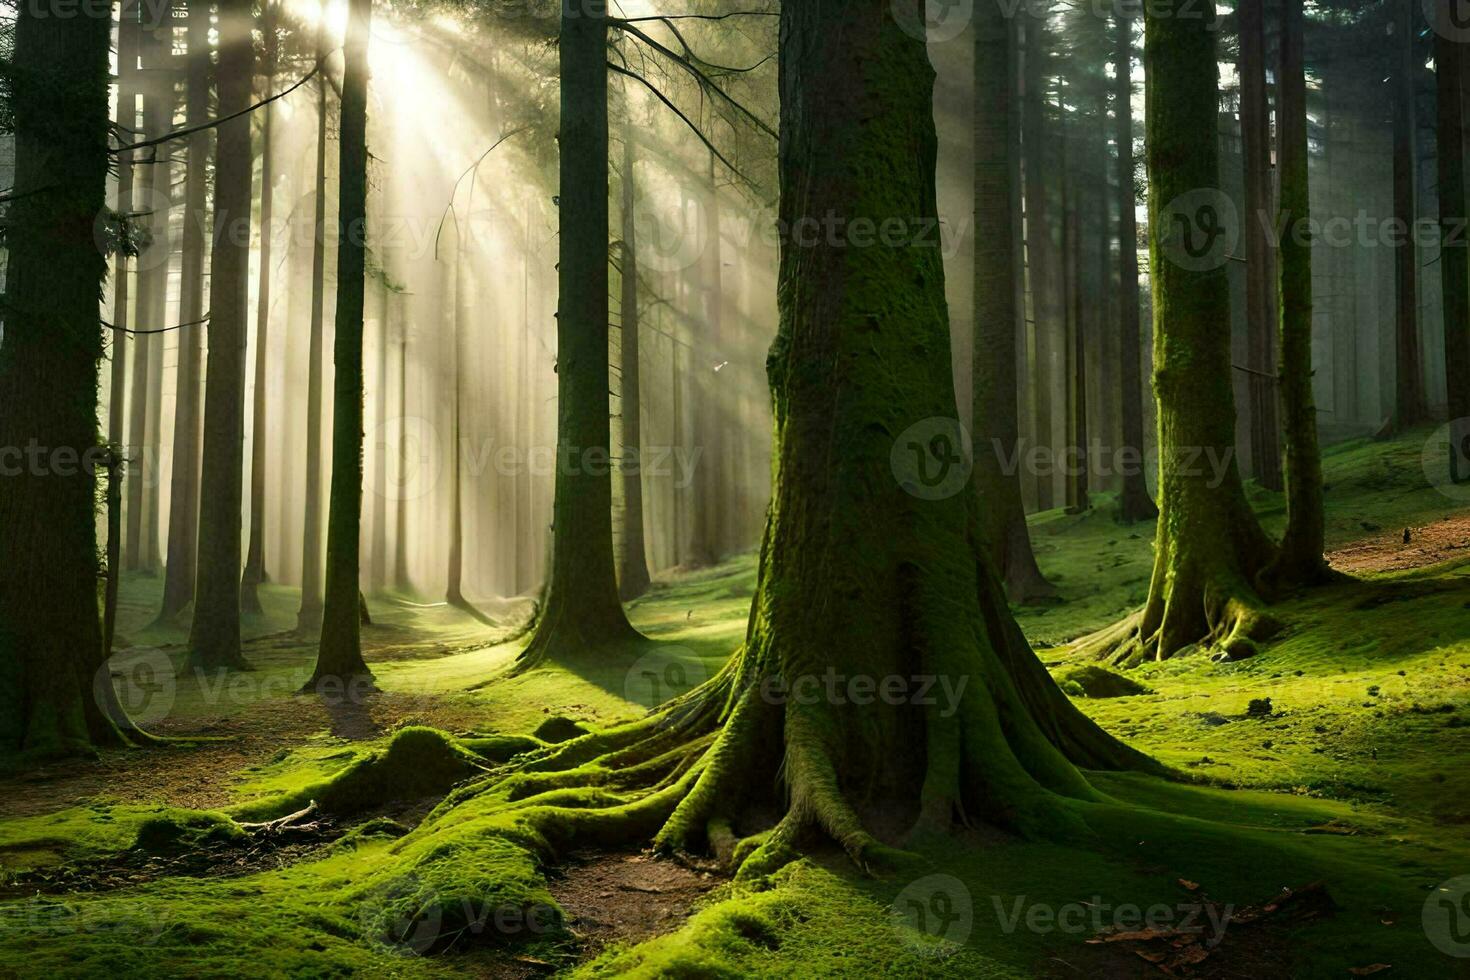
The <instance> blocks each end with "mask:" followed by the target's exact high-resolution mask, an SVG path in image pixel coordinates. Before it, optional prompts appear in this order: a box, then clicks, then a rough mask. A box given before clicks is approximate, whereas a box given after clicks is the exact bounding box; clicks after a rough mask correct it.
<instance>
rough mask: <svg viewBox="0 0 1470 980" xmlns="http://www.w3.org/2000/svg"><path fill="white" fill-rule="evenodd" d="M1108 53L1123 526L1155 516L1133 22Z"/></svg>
mask: <svg viewBox="0 0 1470 980" xmlns="http://www.w3.org/2000/svg"><path fill="white" fill-rule="evenodd" d="M1115 44H1116V47H1115V49H1114V52H1113V126H1114V131H1113V140H1114V142H1115V143H1116V144H1117V153H1118V157H1117V160H1118V259H1119V263H1120V265H1119V270H1118V360H1119V361H1120V362H1121V363H1120V365H1119V370H1118V385H1119V387H1121V388H1122V392H1121V396H1120V405H1119V409H1120V414H1121V415H1122V421H1123V446H1122V448H1123V449H1124V450H1127V451H1128V452H1129V453H1130V454H1131V455H1132V459H1131V460H1129V461H1128V462H1127V465H1125V467H1124V469H1123V488H1122V490H1121V491H1120V493H1119V496H1118V518H1119V520H1121V521H1122V522H1123V523H1125V524H1132V523H1134V522H1136V521H1151V520H1153V519H1154V518H1155V517H1158V516H1159V509H1158V508H1157V507H1155V506H1154V502H1153V498H1152V497H1150V496H1149V494H1148V480H1147V479H1146V478H1145V476H1144V470H1143V344H1142V340H1141V337H1140V328H1141V324H1140V322H1139V313H1138V244H1137V243H1138V217H1137V214H1136V208H1137V200H1136V198H1135V190H1134V175H1133V21H1131V20H1129V19H1127V18H1119V19H1118V24H1117V38H1116V41H1115Z"/></svg>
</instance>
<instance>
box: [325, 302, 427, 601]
mask: <svg viewBox="0 0 1470 980" xmlns="http://www.w3.org/2000/svg"><path fill="white" fill-rule="evenodd" d="M400 324H401V329H400V330H399V331H398V379H397V380H398V472H399V473H400V474H404V475H406V474H407V473H408V327H409V323H408V318H407V317H404V318H403V319H402V320H401V321H400ZM335 465H336V464H335V461H334V463H333V466H334V468H335ZM393 587H394V588H395V589H398V590H399V591H401V592H409V593H411V592H413V580H412V579H411V578H409V574H408V494H406V493H399V494H396V495H395V499H394V508H393Z"/></svg>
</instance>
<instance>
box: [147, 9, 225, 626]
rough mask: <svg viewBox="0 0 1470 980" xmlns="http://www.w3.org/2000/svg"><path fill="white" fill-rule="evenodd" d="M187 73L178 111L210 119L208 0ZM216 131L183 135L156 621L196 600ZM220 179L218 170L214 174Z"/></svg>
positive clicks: (193, 32)
mask: <svg viewBox="0 0 1470 980" xmlns="http://www.w3.org/2000/svg"><path fill="white" fill-rule="evenodd" d="M188 8H189V9H188V44H189V55H188V79H187V83H186V95H185V106H186V108H185V113H184V117H185V120H186V121H187V123H188V125H189V126H199V125H202V124H204V123H205V122H206V121H208V119H209V82H210V75H211V69H210V61H209V58H210V44H209V4H208V3H206V2H204V0H195V2H193V3H190V4H189V5H188ZM214 136H215V133H214V130H211V129H204V130H201V131H199V132H197V133H195V134H194V135H192V136H190V137H189V162H188V166H187V170H186V176H185V182H184V226H183V243H182V244H183V257H182V262H181V266H180V270H179V322H180V323H181V324H185V326H181V327H180V328H179V330H178V337H179V347H178V364H177V369H176V372H175V379H176V382H175V385H174V446H173V471H172V474H171V475H170V477H169V495H168V559H167V561H166V562H165V564H164V569H163V603H162V605H161V606H160V607H159V610H158V622H160V623H164V622H169V621H172V620H173V619H174V617H176V616H178V615H179V614H180V613H181V612H183V611H184V609H186V608H188V606H189V604H190V603H191V602H193V601H194V587H195V573H196V571H197V569H198V561H199V493H200V487H199V480H200V457H199V453H200V438H201V435H202V433H203V423H204V411H203V405H202V404H201V399H202V397H203V396H202V393H201V385H200V383H201V381H203V380H204V379H203V376H202V375H203V371H204V340H205V335H206V331H207V325H206V324H201V323H199V322H198V321H199V320H201V319H203V317H204V257H205V252H206V250H207V249H208V241H207V239H208V236H207V235H206V234H205V227H204V224H205V221H206V220H207V218H206V214H207V201H208V194H209V159H210V156H211V154H212V153H213V151H214ZM216 182H218V177H216Z"/></svg>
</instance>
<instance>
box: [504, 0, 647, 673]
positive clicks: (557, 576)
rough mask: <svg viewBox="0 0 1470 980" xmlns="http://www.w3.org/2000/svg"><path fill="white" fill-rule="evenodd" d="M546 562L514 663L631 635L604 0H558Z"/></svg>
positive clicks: (529, 663)
mask: <svg viewBox="0 0 1470 980" xmlns="http://www.w3.org/2000/svg"><path fill="white" fill-rule="evenodd" d="M558 51H559V54H560V59H561V123H560V131H559V134H558V144H559V148H560V157H561V175H560V193H559V196H558V201H559V204H558V209H559V210H558V221H559V227H560V235H559V236H558V257H559V258H558V277H557V320H556V336H557V350H556V377H557V433H556V442H557V445H556V457H557V458H556V495H555V501H554V503H553V505H552V548H551V568H550V571H549V574H548V578H547V582H546V597H545V602H544V605H543V608H542V610H541V615H540V618H539V619H538V621H537V623H536V631H535V633H534V634H533V635H532V637H531V642H530V643H529V644H528V645H527V647H526V649H525V650H524V651H522V653H521V657H520V666H521V667H522V668H528V667H533V666H535V665H536V664H538V663H539V662H541V661H542V660H543V659H544V658H546V657H548V656H551V657H558V656H562V655H565V654H576V653H578V652H582V651H586V650H588V649H592V648H596V647H599V646H604V645H608V644H617V643H620V642H622V643H626V642H628V641H631V640H635V639H636V638H637V636H638V633H637V632H636V631H635V630H634V629H633V627H632V626H631V625H629V623H628V617H627V616H626V614H624V612H623V606H622V603H621V602H619V601H618V584H617V572H616V564H615V562H614V559H613V540H612V472H611V465H610V460H609V458H608V456H609V442H610V441H611V437H612V429H611V419H610V418H609V415H608V413H609V410H610V404H609V397H608V346H607V345H608V327H607V317H608V288H609V283H608V272H607V269H608V263H607V243H608V159H607V149H608V141H607V6H606V3H605V0H564V3H563V6H562V19H561V38H560V43H559V45H558Z"/></svg>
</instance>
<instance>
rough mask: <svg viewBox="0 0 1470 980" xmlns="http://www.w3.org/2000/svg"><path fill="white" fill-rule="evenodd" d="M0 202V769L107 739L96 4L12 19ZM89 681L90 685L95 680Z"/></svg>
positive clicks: (107, 36) (113, 735) (31, 11)
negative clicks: (7, 173)
mask: <svg viewBox="0 0 1470 980" xmlns="http://www.w3.org/2000/svg"><path fill="white" fill-rule="evenodd" d="M13 30H14V33H13V35H12V38H13V48H12V58H13V60H12V62H11V64H10V68H9V72H8V77H9V80H10V84H11V86H12V87H11V90H10V93H9V94H10V96H11V99H10V102H9V104H10V107H11V110H12V111H13V113H14V116H13V122H14V135H15V173H14V184H13V187H14V196H13V198H12V199H11V200H10V202H9V203H8V204H7V206H6V233H5V234H6V263H7V264H6V269H5V295H4V297H3V310H4V332H3V340H0V405H3V406H4V410H3V411H0V445H3V446H8V447H40V449H42V450H43V451H42V452H40V453H39V454H37V453H35V452H31V451H29V450H27V451H25V452H24V453H23V454H22V458H20V459H11V458H9V457H8V456H7V457H6V459H5V466H6V472H5V475H4V476H3V477H0V527H3V528H4V529H5V531H4V534H5V555H4V560H3V561H0V678H3V680H0V760H3V761H5V762H7V763H13V762H16V761H19V760H27V761H29V760H33V759H39V758H47V757H56V756H62V755H70V754H73V753H79V752H88V751H90V750H91V748H92V747H93V746H95V745H99V744H105V743H117V742H119V741H121V740H122V735H121V734H120V732H119V729H118V725H117V724H116V723H115V722H114V719H117V721H118V722H122V721H123V719H122V717H121V714H120V712H117V705H116V702H115V699H113V698H112V696H111V695H112V685H111V681H110V678H109V676H108V674H107V673H106V671H105V669H104V667H103V660H104V653H103V648H102V623H101V620H100V618H99V615H98V598H99V584H100V583H99V576H100V572H101V569H100V568H99V567H98V562H97V525H96V514H95V508H96V488H97V476H96V471H97V468H98V467H99V466H100V465H104V464H105V462H106V458H107V456H108V455H109V454H108V452H107V450H106V449H105V447H102V446H100V445H99V439H98V435H99V434H98V431H97V365H98V362H99V361H100V360H101V358H102V327H101V322H100V318H99V316H98V312H99V311H98V303H99V301H100V299H101V296H102V288H103V281H104V279H105V278H106V275H107V259H106V256H105V255H104V253H103V251H102V250H101V249H99V248H98V247H97V243H96V241H95V240H94V238H93V235H92V234H91V229H92V228H93V225H94V222H95V220H96V216H97V215H98V214H99V213H100V212H102V211H103V209H104V207H105V195H106V188H107V170H108V164H109V160H108V151H107V143H108V129H109V122H110V120H109V117H108V86H109V84H110V82H111V76H110V73H109V66H108V56H109V51H110V47H111V40H112V18H111V9H110V8H108V7H103V8H100V10H99V9H98V8H96V7H91V8H86V9H84V10H83V11H81V12H80V13H78V14H77V15H76V16H73V17H57V16H56V15H55V12H54V11H49V12H48V11H47V10H46V9H45V8H43V7H40V6H37V5H33V4H23V5H21V6H20V7H19V8H17V11H16V15H15V19H14V21H13ZM99 674H100V683H99V682H98V680H99Z"/></svg>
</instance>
